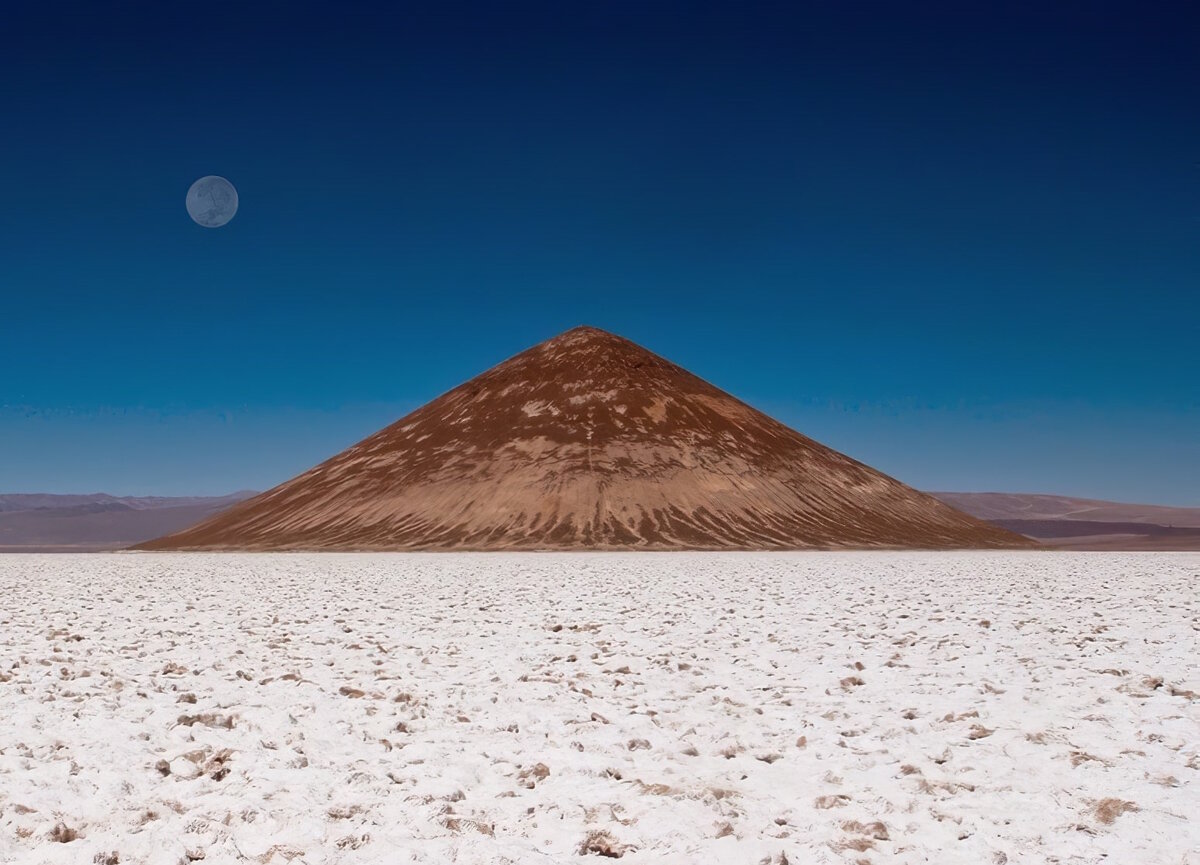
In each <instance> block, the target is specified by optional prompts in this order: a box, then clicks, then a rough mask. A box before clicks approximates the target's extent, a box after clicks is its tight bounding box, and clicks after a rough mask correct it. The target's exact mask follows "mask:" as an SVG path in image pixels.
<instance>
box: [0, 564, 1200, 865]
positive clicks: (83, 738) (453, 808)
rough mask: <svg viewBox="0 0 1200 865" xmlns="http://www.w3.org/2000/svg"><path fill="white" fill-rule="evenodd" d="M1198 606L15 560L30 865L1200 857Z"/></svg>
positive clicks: (3, 596)
mask: <svg viewBox="0 0 1200 865" xmlns="http://www.w3.org/2000/svg"><path fill="white" fill-rule="evenodd" d="M1198 579H1200V555H1196V554H1106V553H1104V554H1091V553H1076V554H1071V553H961V554H912V553H875V554H868V553H862V554H859V553H840V554H798V555H791V554H749V555H740V554H710V555H705V554H651V555H536V554H534V555H449V554H446V555H433V556H415V555H408V556H405V555H362V556H358V555H201V554H193V555H151V554H145V555H128V554H127V555H92V556H7V557H0V862H6V863H7V862H15V863H40V862H53V863H77V862H78V863H91V862H112V863H116V862H120V863H140V862H148V863H170V865H174V863H176V862H181V861H185V862H186V861H188V860H189V859H191V860H196V859H201V858H203V860H204V862H205V865H209V863H222V862H238V861H252V862H277V863H283V862H288V861H291V862H293V863H335V862H337V863H340V862H346V863H349V862H355V863H357V862H363V863H368V862H369V863H396V862H430V863H434V862H437V863H444V862H461V863H476V862H478V863H500V862H508V863H522V865H523V863H530V862H586V861H601V860H600V859H598V858H597V857H598V855H599V851H601V850H607V851H608V852H609V853H622V851H623V855H622V859H623V861H624V862H640V863H706V865H708V863H730V865H732V863H738V865H744V863H759V862H770V863H782V862H790V863H795V865H799V863H826V862H829V863H844V862H850V863H856V862H872V863H930V862H932V863H960V862H961V863H972V865H976V863H985V865H986V863H1003V862H1008V863H1025V862H1028V863H1044V862H1061V863H1091V862H1101V861H1104V862H1108V863H1147V865H1148V863H1155V865H1157V863H1188V862H1200V819H1197V814H1200V702H1198V701H1197V695H1196V693H1194V692H1197V691H1200V672H1198V670H1197V658H1198V657H1200V630H1198V629H1200V600H1198V592H1197V581H1198ZM593 833H595V834H593ZM589 836H592V839H593V840H592V843H591V845H590V847H591V849H592V850H594V851H597V852H589V853H587V854H583V855H581V853H580V851H581V848H582V847H583V846H584V845H585V842H586V839H588V837H589ZM584 856H586V857H587V858H584Z"/></svg>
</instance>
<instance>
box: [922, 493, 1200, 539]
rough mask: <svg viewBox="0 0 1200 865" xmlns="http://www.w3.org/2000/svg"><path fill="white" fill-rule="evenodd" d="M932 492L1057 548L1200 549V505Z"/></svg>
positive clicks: (961, 508)
mask: <svg viewBox="0 0 1200 865" xmlns="http://www.w3.org/2000/svg"><path fill="white" fill-rule="evenodd" d="M931 495H933V496H935V497H936V498H939V499H941V500H942V501H944V502H945V503H946V504H948V505H951V506H952V507H955V508H958V509H959V510H961V511H964V512H966V513H968V514H971V515H972V516H976V517H979V518H980V519H983V520H987V521H988V522H990V523H993V524H995V525H998V526H1002V527H1003V528H1006V529H1009V530H1011V531H1014V532H1019V533H1021V534H1023V535H1025V536H1026V537H1030V538H1035V539H1036V540H1038V541H1041V542H1042V543H1044V544H1046V545H1048V546H1053V547H1058V548H1062V549H1080V550H1086V549H1094V550H1200V508H1173V507H1168V506H1165V505H1139V504H1128V503H1124V502H1108V501H1102V500H1099V499H1079V498H1071V497H1069V496H1052V495H1039V494H1033V493H948V492H935V493H931Z"/></svg>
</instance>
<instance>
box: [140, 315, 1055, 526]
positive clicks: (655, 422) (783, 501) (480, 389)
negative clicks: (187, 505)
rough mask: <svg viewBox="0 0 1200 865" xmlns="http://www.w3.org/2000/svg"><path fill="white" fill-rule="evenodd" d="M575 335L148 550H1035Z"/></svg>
mask: <svg viewBox="0 0 1200 865" xmlns="http://www.w3.org/2000/svg"><path fill="white" fill-rule="evenodd" d="M1030 545H1032V542H1030V541H1028V540H1027V539H1025V538H1022V537H1020V536H1018V535H1016V534H1013V533H1010V532H1007V531H1005V530H1003V529H1000V528H997V527H995V526H991V525H988V524H987V523H984V522H982V521H980V520H977V519H975V518H974V517H970V516H967V515H966V514H963V513H961V512H959V511H957V510H954V509H953V508H951V507H949V506H948V505H945V504H943V503H942V502H939V501H937V500H936V499H934V498H932V497H931V496H928V495H925V494H924V493H920V492H918V491H916V490H914V489H912V488H910V487H908V486H905V485H904V484H902V483H900V482H898V481H896V480H893V479H892V478H890V477H887V476H886V475H883V474H881V473H880V472H877V471H875V470H874V469H871V468H869V467H867V466H865V465H862V464H861V463H858V462H856V461H854V460H852V459H850V458H849V457H846V456H843V455H842V454H840V453H837V452H836V451H833V450H831V449H829V448H827V447H824V446H823V445H821V444H818V443H817V442H815V441H813V440H811V439H809V438H806V437H805V436H802V435H800V434H799V433H797V432H795V431H794V430H791V429H789V428H788V427H786V426H784V425H783V424H781V423H779V422H777V421H775V420H773V419H772V418H770V417H767V416H766V415H764V414H763V413H761V412H759V411H756V410H755V409H753V408H751V407H750V406H748V405H746V404H745V403H743V402H740V401H739V400H737V399H735V398H734V397H732V396H730V395H729V394H727V393H725V392H724V391H721V390H719V389H717V388H715V387H713V386H712V385H710V384H708V383H707V382H705V381H703V380H701V379H699V378H697V377H696V376H694V375H692V374H691V373H689V372H687V371H686V370H684V369H682V368H680V367H678V366H676V365H675V364H673V363H670V362H669V361H667V360H664V359H663V358H661V357H659V356H657V355H655V354H652V353H651V352H649V351H646V350H645V349H643V348H641V347H640V346H637V345H635V344H634V343H632V342H629V341H628V340H625V339H622V338H621V337H618V336H615V335H613V334H610V333H606V332H605V331H602V330H597V329H595V328H590V327H578V328H575V329H573V330H570V331H567V332H566V333H564V334H561V335H560V336H557V337H555V338H554V339H551V340H548V341H546V342H543V343H540V344H539V345H536V346H534V347H533V348H531V349H528V350H527V351H524V352H522V353H521V354H518V355H516V356H515V357H513V358H510V359H509V360H507V361H505V362H504V363H501V364H500V365H498V366H496V367H493V368H492V369H490V370H488V371H487V372H484V373H482V374H481V375H479V376H476V377H475V378H473V379H471V380H470V381H468V382H467V383H465V384H463V385H460V386H459V387H456V388H454V389H453V390H451V391H449V392H448V393H445V394H443V395H442V396H440V397H438V398H437V399H435V400H433V401H432V402H430V403H428V404H426V405H425V406H423V407H422V408H420V409H417V410H416V411H414V412H413V413H411V414H409V415H408V416H406V417H404V418H401V419H400V420H398V421H396V422H395V423H394V424H392V425H391V426H388V427H386V428H384V429H383V430H380V431H379V432H378V433H376V434H374V435H372V436H370V437H368V438H366V439H364V440H363V441H361V442H359V443H358V444H356V445H354V446H353V447H351V448H349V449H348V450H345V451H343V452H342V453H340V454H338V455H336V456H334V457H332V458H331V459H329V460H327V461H325V462H323V463H321V464H320V465H318V466H316V467H314V468H312V469H310V470H309V471H307V472H305V473H304V474H302V475H299V476H298V477H296V478H293V479H292V480H290V481H288V482H286V483H284V484H282V485H280V486H278V487H276V488H274V489H272V490H269V491H268V492H265V493H262V494H261V495H258V496H256V497H254V498H252V499H250V500H248V501H245V502H242V503H241V504H238V505H236V506H234V507H233V508H231V509H229V510H228V511H225V512H224V513H221V514H219V515H217V516H215V517H213V518H211V519H208V520H206V521H204V522H202V523H200V524H198V525H196V526H194V527H192V528H190V529H187V530H185V531H182V532H178V533H175V534H172V535H168V536H166V537H163V538H159V539H158V540H155V541H150V542H147V543H144V544H141V545H139V546H138V547H137V548H138V549H147V550H151V549H152V550H180V549H182V550H199V549H209V550H214V549H215V550H292V549H295V550H551V549H553V550H577V549H601V550H625V549H641V550H686V549H696V550H769V549H804V548H814V547H818V548H819V547H914V548H939V547H946V548H952V547H1022V546H1030Z"/></svg>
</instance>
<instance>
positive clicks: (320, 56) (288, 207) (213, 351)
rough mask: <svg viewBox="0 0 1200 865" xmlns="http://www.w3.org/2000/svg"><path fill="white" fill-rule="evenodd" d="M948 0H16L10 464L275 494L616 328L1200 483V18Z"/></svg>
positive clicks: (929, 427) (1117, 485)
mask: <svg viewBox="0 0 1200 865" xmlns="http://www.w3.org/2000/svg"><path fill="white" fill-rule="evenodd" d="M914 5H916V4H901V3H895V4H831V3H809V4H805V3H797V4H756V3H737V4H734V3H688V4H681V3H680V4H677V3H666V2H650V3H645V2H643V3H625V2H612V3H603V4H575V3H562V2H557V3H544V4H530V3H511V4H510V3H505V4H499V3H496V4H454V3H448V4H422V5H420V6H417V5H410V4H386V5H385V4H363V3H343V4H332V3H327V4H320V3H303V2H299V3H296V2H293V3H278V4H276V3H254V4H220V3H216V4H210V3H206V4H183V3H180V4H162V3H155V4H150V3H124V4H95V3H55V4H47V3H33V2H25V0H16V2H14V3H12V4H9V5H8V6H6V7H5V10H6V20H5V24H4V27H3V30H2V32H0V103H2V104H3V106H4V114H3V123H4V129H3V134H2V135H0V157H2V161H0V165H3V168H2V169H0V170H3V172H4V187H5V197H6V203H7V207H5V208H3V210H2V212H0V303H2V307H0V491H34V490H37V491H51V492H67V491H74V492H79V491H93V490H105V491H109V492H114V493H156V494H172V493H178V494H194V493H219V492H224V491H228V490H232V489H237V488H265V487H268V486H271V485H273V484H275V483H278V482H280V481H282V480H285V479H286V478H288V477H290V476H291V475H293V474H296V473H298V472H299V471H301V470H303V469H305V468H307V467H308V466H310V465H312V464H313V463H315V462H317V461H319V460H320V459H323V458H324V457H326V456H329V455H330V454H332V453H333V452H335V451H337V450H340V449H341V448H343V447H345V446H347V445H349V444H351V443H353V442H354V441H356V440H358V439H359V438H361V437H363V436H364V435H366V434H368V433H370V432H372V431H374V430H375V429H376V428H378V427H380V426H382V425H383V424H385V423H387V422H389V421H391V420H393V419H395V418H396V417H398V416H400V415H401V414H403V413H405V412H406V411H409V410H411V409H413V408H416V407H417V406H419V405H420V404H422V403H424V402H426V401H427V400H429V399H431V398H433V397H434V396H436V395H437V394H439V393H441V392H443V391H445V390H446V389H448V388H450V387H452V386H454V385H455V384H457V383H459V382H461V381H462V380H464V379H466V378H469V377H470V376H472V375H474V374H476V373H477V372H479V371H481V370H482V369H484V368H486V367H488V366H490V365H492V364H494V363H496V362H498V361H500V360H502V359H504V358H505V357H508V356H510V355H512V354H514V353H516V352H517V351H519V350H521V349H523V348H525V347H527V346H529V345H532V344H533V343H536V342H539V341H540V340H542V339H545V338H548V337H550V336H552V335H554V334H556V333H558V332H560V331H562V330H565V329H567V328H569V327H572V326H574V325H576V324H581V323H587V324H592V325H596V326H599V327H604V328H606V329H609V330H612V331H615V332H617V333H620V334H622V335H624V336H627V337H629V338H631V339H633V340H635V341H637V342H639V343H641V344H643V345H645V346H646V347H648V348H650V349H652V350H654V351H657V352H658V353H660V354H663V355H665V356H666V357H668V358H670V359H672V360H674V361H676V362H678V363H680V364H682V365H684V366H686V367H688V368H689V369H691V370H692V371H694V372H696V373H697V374H699V375H701V376H703V377H705V378H707V379H709V380H710V381H712V382H713V383H714V384H717V385H718V386H720V387H723V388H725V389H726V390H729V391H731V392H732V393H734V394H736V395H738V396H740V397H742V398H743V399H746V400H747V401H749V402H751V403H753V404H755V405H757V406H759V407H760V408H762V409H764V410H766V411H768V412H769V413H772V414H774V415H775V416H777V417H779V418H780V419H781V420H783V421H784V422H786V423H788V424H790V425H792V426H794V427H796V428H798V429H800V430H801V431H803V432H805V433H806V434H808V435H811V436H813V437H815V438H818V439H820V440H822V441H825V442H826V443H827V444H830V445H832V446H834V447H837V448H838V449H840V450H844V451H845V452H847V453H849V454H851V455H852V456H854V457H856V458H858V459H861V460H863V461H865V462H868V463H870V464H872V465H875V466H876V467H878V468H880V469H882V470H884V471H887V472H889V473H891V474H894V475H896V476H897V477H900V478H901V479H902V480H905V481H907V482H909V483H912V484H914V485H916V486H921V487H924V488H936V489H962V490H1014V491H1016V490H1020V491H1033V492H1057V493H1063V494H1073V495H1086V496H1095V497H1106V498H1114V499H1124V500H1138V501H1154V502H1162V503H1174V504H1185V505H1200V352H1198V351H1197V350H1196V348H1195V346H1194V345H1193V343H1195V342H1197V336H1198V335H1200V326H1198V323H1197V322H1198V321H1200V300H1198V298H1197V290H1198V288H1200V111H1198V110H1197V108H1196V105H1197V103H1196V93H1200V52H1197V51H1195V50H1194V49H1195V46H1194V33H1195V32H1196V25H1197V23H1198V22H1197V20H1196V18H1195V15H1196V13H1194V12H1192V11H1191V10H1190V9H1189V7H1188V6H1187V5H1185V4H1151V6H1150V7H1147V6H1146V5H1144V4H1141V5H1135V4H1133V3H1124V4H1123V3H1096V2H1092V3H1086V4H1084V3H1071V2H1063V3H1054V4H1032V3H1029V4H1025V3H1016V4H992V5H993V7H994V8H991V9H988V8H986V6H987V4H959V3H954V4H950V3H946V4H940V3H929V4H919V5H920V7H921V8H920V10H919V11H916V12H914V11H913V9H912V7H913V6H914ZM967 5H970V6H972V7H974V8H973V9H966V8H964V7H965V6H967ZM1045 6H1050V7H1052V8H1039V7H1045ZM101 10H103V11H101ZM206 174H220V175H224V176H226V177H228V178H229V179H230V180H232V181H233V182H234V184H235V185H236V186H237V188H238V191H239V195H240V199H241V209H240V210H239V213H238V215H237V217H236V218H235V219H234V220H233V222H231V223H230V224H229V225H228V226H226V227H224V228H222V229H218V230H208V229H203V228H200V227H198V226H196V225H195V224H193V223H192V222H191V221H190V220H189V219H188V217H187V214H186V212H185V210H184V207H183V201H184V194H185V193H186V191H187V188H188V186H189V185H190V183H191V182H192V181H193V180H195V179H196V178H197V177H200V176H202V175H206Z"/></svg>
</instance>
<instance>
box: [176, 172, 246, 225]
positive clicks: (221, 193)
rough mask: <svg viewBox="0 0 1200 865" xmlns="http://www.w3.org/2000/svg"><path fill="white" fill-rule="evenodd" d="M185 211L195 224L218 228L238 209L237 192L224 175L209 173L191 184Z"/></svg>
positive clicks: (231, 217)
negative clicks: (218, 175)
mask: <svg viewBox="0 0 1200 865" xmlns="http://www.w3.org/2000/svg"><path fill="white" fill-rule="evenodd" d="M186 203H187V212H188V216H190V217H191V218H192V219H193V220H195V222H196V224H197V225H203V226H204V227H205V228H220V227H221V226H222V225H224V224H225V223H227V222H228V221H229V220H231V219H233V215H234V214H235V213H237V209H238V194H237V190H236V189H234V188H233V184H232V183H230V182H229V181H228V180H226V179H225V178H224V177H217V176H216V175H215V174H210V175H209V176H208V177H201V178H200V179H199V180H197V181H196V182H195V183H193V184H192V186H191V189H189V190H188V193H187V202H186Z"/></svg>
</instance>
